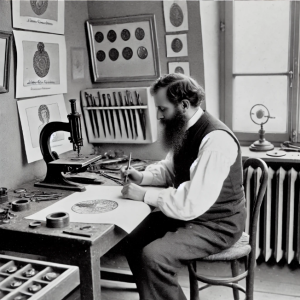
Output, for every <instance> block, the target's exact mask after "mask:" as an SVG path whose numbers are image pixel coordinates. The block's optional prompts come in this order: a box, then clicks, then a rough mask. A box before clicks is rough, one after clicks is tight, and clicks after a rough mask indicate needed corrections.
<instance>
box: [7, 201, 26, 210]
mask: <svg viewBox="0 0 300 300" xmlns="http://www.w3.org/2000/svg"><path fill="white" fill-rule="evenodd" d="M11 209H12V210H13V211H23V210H28V209H30V200H27V199H21V200H16V201H13V202H12V208H11Z"/></svg>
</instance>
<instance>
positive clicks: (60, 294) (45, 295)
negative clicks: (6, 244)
mask: <svg viewBox="0 0 300 300" xmlns="http://www.w3.org/2000/svg"><path fill="white" fill-rule="evenodd" d="M10 267H17V270H16V271H15V272H14V273H12V274H9V273H8V272H7V270H8V269H9V268H10ZM30 268H34V269H35V270H36V271H37V274H35V275H34V276H33V277H30V278H28V277H25V275H24V273H25V272H26V270H28V269H30ZM49 272H55V273H58V274H59V276H58V277H57V278H56V279H54V280H52V281H48V280H47V279H46V278H44V276H45V274H47V273H49ZM14 280H18V281H22V282H23V283H22V285H20V286H19V287H17V288H12V287H11V286H10V283H11V282H12V281H14ZM34 283H38V284H40V285H41V286H42V289H41V290H39V291H38V292H36V293H33V292H30V291H29V290H28V288H29V287H30V286H31V285H32V284H34ZM79 283H80V280H79V268H78V267H76V266H68V265H61V264H55V263H50V262H45V261H39V260H32V259H24V258H18V257H14V256H6V255H0V299H3V300H14V299H16V297H18V296H23V297H24V299H26V300H27V299H30V300H37V299H47V300H60V299H63V298H64V297H65V296H66V295H68V294H69V293H70V292H71V291H72V290H73V289H75V288H76V287H77V286H78V285H79ZM22 300H23V298H22Z"/></svg>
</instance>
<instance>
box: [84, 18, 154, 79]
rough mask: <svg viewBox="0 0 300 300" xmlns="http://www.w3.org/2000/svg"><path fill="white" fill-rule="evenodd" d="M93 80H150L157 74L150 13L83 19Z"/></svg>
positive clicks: (152, 20)
mask: <svg viewBox="0 0 300 300" xmlns="http://www.w3.org/2000/svg"><path fill="white" fill-rule="evenodd" d="M86 24H87V32H88V40H89V53H90V59H91V66H92V73H93V76H92V77H93V80H94V82H112V81H141V80H154V79H156V78H157V77H159V76H160V64H159V56H158V44H157V36H156V24H155V16H154V15H139V16H130V17H121V18H110V19H101V20H90V21H87V22H86Z"/></svg>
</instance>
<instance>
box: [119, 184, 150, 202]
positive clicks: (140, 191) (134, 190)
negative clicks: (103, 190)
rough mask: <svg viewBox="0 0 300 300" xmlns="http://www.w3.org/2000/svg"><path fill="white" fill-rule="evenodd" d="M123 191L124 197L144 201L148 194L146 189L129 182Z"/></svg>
mask: <svg viewBox="0 0 300 300" xmlns="http://www.w3.org/2000/svg"><path fill="white" fill-rule="evenodd" d="M121 192H122V195H123V198H127V199H131V200H136V201H144V196H145V194H146V190H145V189H144V188H143V187H140V186H139V185H137V184H135V183H129V184H126V185H124V187H123V189H122V191H121Z"/></svg>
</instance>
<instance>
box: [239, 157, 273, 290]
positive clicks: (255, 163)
mask: <svg viewBox="0 0 300 300" xmlns="http://www.w3.org/2000/svg"><path fill="white" fill-rule="evenodd" d="M249 167H252V168H253V169H257V168H260V169H261V171H262V174H261V177H260V183H259V188H258V189H257V187H254V189H255V191H254V193H252V195H253V199H246V201H247V205H251V206H252V211H251V215H250V216H247V217H248V218H250V227H249V235H250V246H251V252H250V254H249V259H248V272H251V271H252V270H253V269H254V267H255V262H256V235H257V223H258V216H259V211H260V207H261V204H262V201H263V199H264V196H265V192H266V188H267V184H268V167H267V165H266V163H265V162H264V161H263V160H261V159H259V158H248V159H247V160H246V161H245V162H244V166H243V168H244V173H245V172H247V170H248V168H249ZM245 180H246V176H244V186H245ZM248 284H249V286H247V289H248V288H249V289H253V283H252V284H251V283H248V282H247V285H248Z"/></svg>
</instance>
